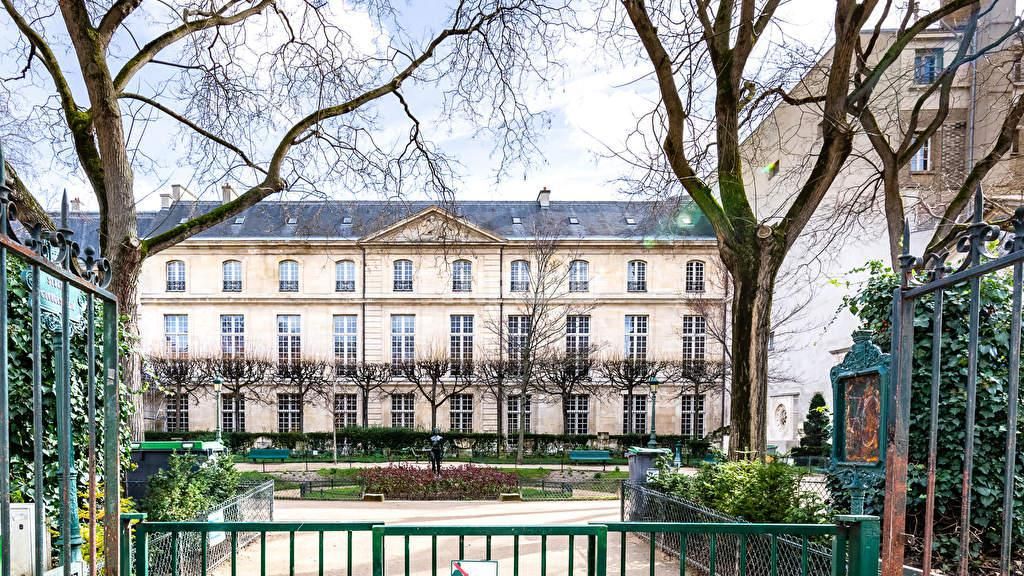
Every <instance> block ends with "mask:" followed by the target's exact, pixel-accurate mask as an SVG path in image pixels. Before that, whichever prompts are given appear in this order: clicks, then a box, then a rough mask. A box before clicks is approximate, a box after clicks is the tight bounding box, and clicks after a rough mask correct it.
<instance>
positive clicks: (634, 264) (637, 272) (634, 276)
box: [626, 260, 647, 292]
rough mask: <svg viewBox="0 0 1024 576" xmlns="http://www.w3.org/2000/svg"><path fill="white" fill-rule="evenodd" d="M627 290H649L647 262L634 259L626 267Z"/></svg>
mask: <svg viewBox="0 0 1024 576" xmlns="http://www.w3.org/2000/svg"><path fill="white" fill-rule="evenodd" d="M626 290H627V291H629V292H647V262H644V261H643V260H632V261H630V263H629V265H628V266H627V269H626Z"/></svg>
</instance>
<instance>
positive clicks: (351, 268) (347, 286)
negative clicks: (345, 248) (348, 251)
mask: <svg viewBox="0 0 1024 576" xmlns="http://www.w3.org/2000/svg"><path fill="white" fill-rule="evenodd" d="M334 290H335V292H355V291H356V263H355V262H353V261H351V260H339V261H337V262H335V263H334Z"/></svg>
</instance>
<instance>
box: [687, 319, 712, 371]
mask: <svg viewBox="0 0 1024 576" xmlns="http://www.w3.org/2000/svg"><path fill="white" fill-rule="evenodd" d="M706 346H707V321H706V320H705V319H704V317H703V316H683V360H684V361H694V360H703V359H704V354H705V351H706Z"/></svg>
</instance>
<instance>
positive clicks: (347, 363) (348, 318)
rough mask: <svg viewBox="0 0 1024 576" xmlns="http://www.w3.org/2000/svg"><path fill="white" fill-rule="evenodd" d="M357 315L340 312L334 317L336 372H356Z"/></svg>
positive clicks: (339, 373)
mask: <svg viewBox="0 0 1024 576" xmlns="http://www.w3.org/2000/svg"><path fill="white" fill-rule="evenodd" d="M356 324H357V323H356V316H355V315H354V314H339V315H336V316H335V317H334V373H335V374H336V375H338V376H346V375H351V374H353V373H354V371H355V369H356V361H357V357H358V352H357V350H358V348H357V344H358V333H357V332H356V330H357V327H356Z"/></svg>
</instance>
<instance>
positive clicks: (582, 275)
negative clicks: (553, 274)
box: [569, 260, 590, 292]
mask: <svg viewBox="0 0 1024 576" xmlns="http://www.w3.org/2000/svg"><path fill="white" fill-rule="evenodd" d="M588 290H590V263H589V262H587V261H586V260H573V261H572V262H570V263H569V292H586V291H588Z"/></svg>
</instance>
